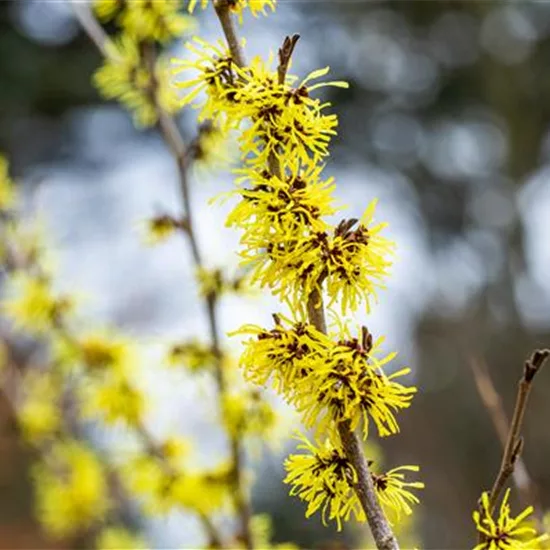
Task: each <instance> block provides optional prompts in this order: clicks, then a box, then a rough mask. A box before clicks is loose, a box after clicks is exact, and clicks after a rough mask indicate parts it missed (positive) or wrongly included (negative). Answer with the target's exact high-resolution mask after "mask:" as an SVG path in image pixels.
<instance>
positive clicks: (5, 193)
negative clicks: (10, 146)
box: [0, 155, 15, 211]
mask: <svg viewBox="0 0 550 550" xmlns="http://www.w3.org/2000/svg"><path fill="white" fill-rule="evenodd" d="M14 205H15V189H14V185H13V182H12V181H11V179H10V177H9V174H8V161H7V160H6V159H5V158H4V157H3V156H2V155H0V211H2V210H9V209H10V208H13V206H14Z"/></svg>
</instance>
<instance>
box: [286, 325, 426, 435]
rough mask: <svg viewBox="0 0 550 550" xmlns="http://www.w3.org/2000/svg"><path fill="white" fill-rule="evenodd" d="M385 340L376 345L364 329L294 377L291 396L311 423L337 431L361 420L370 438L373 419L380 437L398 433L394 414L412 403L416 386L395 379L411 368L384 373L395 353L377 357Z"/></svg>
mask: <svg viewBox="0 0 550 550" xmlns="http://www.w3.org/2000/svg"><path fill="white" fill-rule="evenodd" d="M346 336H349V334H346ZM381 342H382V340H381V339H380V340H378V341H377V342H375V343H373V342H372V336H371V335H370V334H369V332H368V331H367V329H366V328H364V329H363V331H362V338H361V341H360V340H359V339H358V338H349V339H345V340H340V341H339V342H337V343H335V344H334V345H333V346H332V348H331V349H330V353H328V354H327V356H326V358H325V360H324V361H322V362H319V364H317V365H315V367H314V368H311V369H309V370H308V371H307V372H306V373H304V375H303V376H302V378H301V379H300V380H297V381H296V388H295V391H294V394H295V395H294V397H293V399H292V400H293V402H294V403H295V405H296V408H297V410H298V411H299V412H301V413H302V414H303V422H304V424H305V425H306V426H307V427H316V429H317V431H318V432H319V433H324V434H329V435H336V434H337V430H338V424H339V423H341V422H345V421H349V422H350V425H351V429H353V430H355V428H357V427H358V426H359V425H360V424H361V423H362V424H363V438H364V439H366V437H367V435H368V428H369V421H370V420H372V421H373V422H374V423H375V425H376V427H377V429H378V433H379V435H380V436H382V437H383V436H388V435H392V434H395V433H397V432H398V431H399V425H398V424H397V420H396V418H395V414H396V413H397V412H398V411H399V410H401V409H406V408H408V407H409V406H410V402H411V399H412V397H413V395H414V394H415V393H416V388H415V387H406V386H403V385H401V384H399V383H398V382H396V381H395V379H396V378H399V377H401V376H404V375H406V374H408V373H409V371H410V369H402V370H400V371H398V372H395V373H393V374H390V375H387V374H385V373H384V370H383V367H384V366H385V365H386V364H387V363H389V362H390V361H391V359H392V358H393V357H394V356H395V354H394V353H393V354H389V355H387V356H386V357H384V358H382V359H377V358H376V355H375V352H376V348H377V347H378V346H379V345H380V343H381Z"/></svg>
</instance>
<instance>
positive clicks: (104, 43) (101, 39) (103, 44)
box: [69, 0, 111, 58]
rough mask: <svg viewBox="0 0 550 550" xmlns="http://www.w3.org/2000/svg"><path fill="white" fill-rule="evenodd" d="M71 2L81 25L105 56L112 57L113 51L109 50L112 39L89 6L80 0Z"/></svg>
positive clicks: (71, 0) (70, 0)
mask: <svg viewBox="0 0 550 550" xmlns="http://www.w3.org/2000/svg"><path fill="white" fill-rule="evenodd" d="M69 2H70V3H71V5H72V8H73V13H74V14H75V17H76V18H77V19H78V22H79V23H80V26H81V27H82V28H83V29H84V31H86V34H87V35H88V37H89V38H90V40H91V41H92V42H93V43H94V44H95V45H96V47H97V49H98V50H99V51H100V52H101V53H102V54H103V56H104V57H107V58H109V57H111V52H110V51H109V50H110V48H109V45H110V44H111V39H110V38H109V36H108V35H107V33H106V32H105V31H104V30H103V28H102V27H101V25H100V24H99V23H98V21H97V19H96V18H95V17H94V16H93V14H92V12H91V11H90V8H89V6H88V5H87V4H85V3H83V2H80V1H79V0H69Z"/></svg>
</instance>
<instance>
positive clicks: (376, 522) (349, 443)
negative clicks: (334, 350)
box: [307, 289, 399, 550]
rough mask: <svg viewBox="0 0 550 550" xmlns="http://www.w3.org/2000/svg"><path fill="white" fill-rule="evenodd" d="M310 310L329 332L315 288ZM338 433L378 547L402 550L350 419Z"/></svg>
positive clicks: (314, 322) (313, 319) (317, 323)
mask: <svg viewBox="0 0 550 550" xmlns="http://www.w3.org/2000/svg"><path fill="white" fill-rule="evenodd" d="M307 311H308V318H309V322H310V323H311V324H312V325H313V326H314V327H315V328H316V329H317V330H318V331H320V332H323V333H325V334H326V332H327V323H326V319H325V311H324V306H323V297H322V295H321V292H320V290H318V289H316V290H314V291H313V292H312V293H311V294H310V295H309V297H308V301H307ZM338 433H339V434H340V439H341V440H342V446H343V448H344V451H345V453H346V456H347V457H348V460H349V461H350V462H351V463H352V464H353V467H354V468H355V471H356V472H357V483H356V484H355V487H354V489H355V492H356V493H357V496H358V497H359V500H360V502H361V506H362V508H363V510H364V511H365V515H366V516H367V522H368V524H369V527H370V530H371V532H372V536H373V538H374V541H375V543H376V547H377V548H378V550H399V545H398V543H397V539H396V538H395V535H394V534H393V531H392V529H391V527H390V524H389V523H388V520H387V519H386V516H385V515H384V512H383V510H382V508H381V506H380V503H379V502H378V497H377V496H376V491H375V489H374V484H373V482H372V474H371V473H370V469H369V465H368V462H367V459H366V457H365V453H364V452H363V446H362V445H361V440H360V439H359V437H358V436H357V434H356V433H355V432H354V431H352V429H351V428H350V424H349V421H346V422H342V423H340V424H339V425H338Z"/></svg>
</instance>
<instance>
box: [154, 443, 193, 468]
mask: <svg viewBox="0 0 550 550" xmlns="http://www.w3.org/2000/svg"><path fill="white" fill-rule="evenodd" d="M160 451H161V452H162V455H163V456H164V458H165V459H166V460H167V462H168V463H169V464H171V465H172V466H173V467H174V468H177V467H179V466H180V465H181V463H182V461H183V460H184V459H186V458H187V457H188V456H189V453H190V451H191V443H190V442H189V441H188V440H186V439H184V438H183V437H177V436H171V437H168V438H167V439H165V440H164V441H163V442H162V444H161V445H160Z"/></svg>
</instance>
